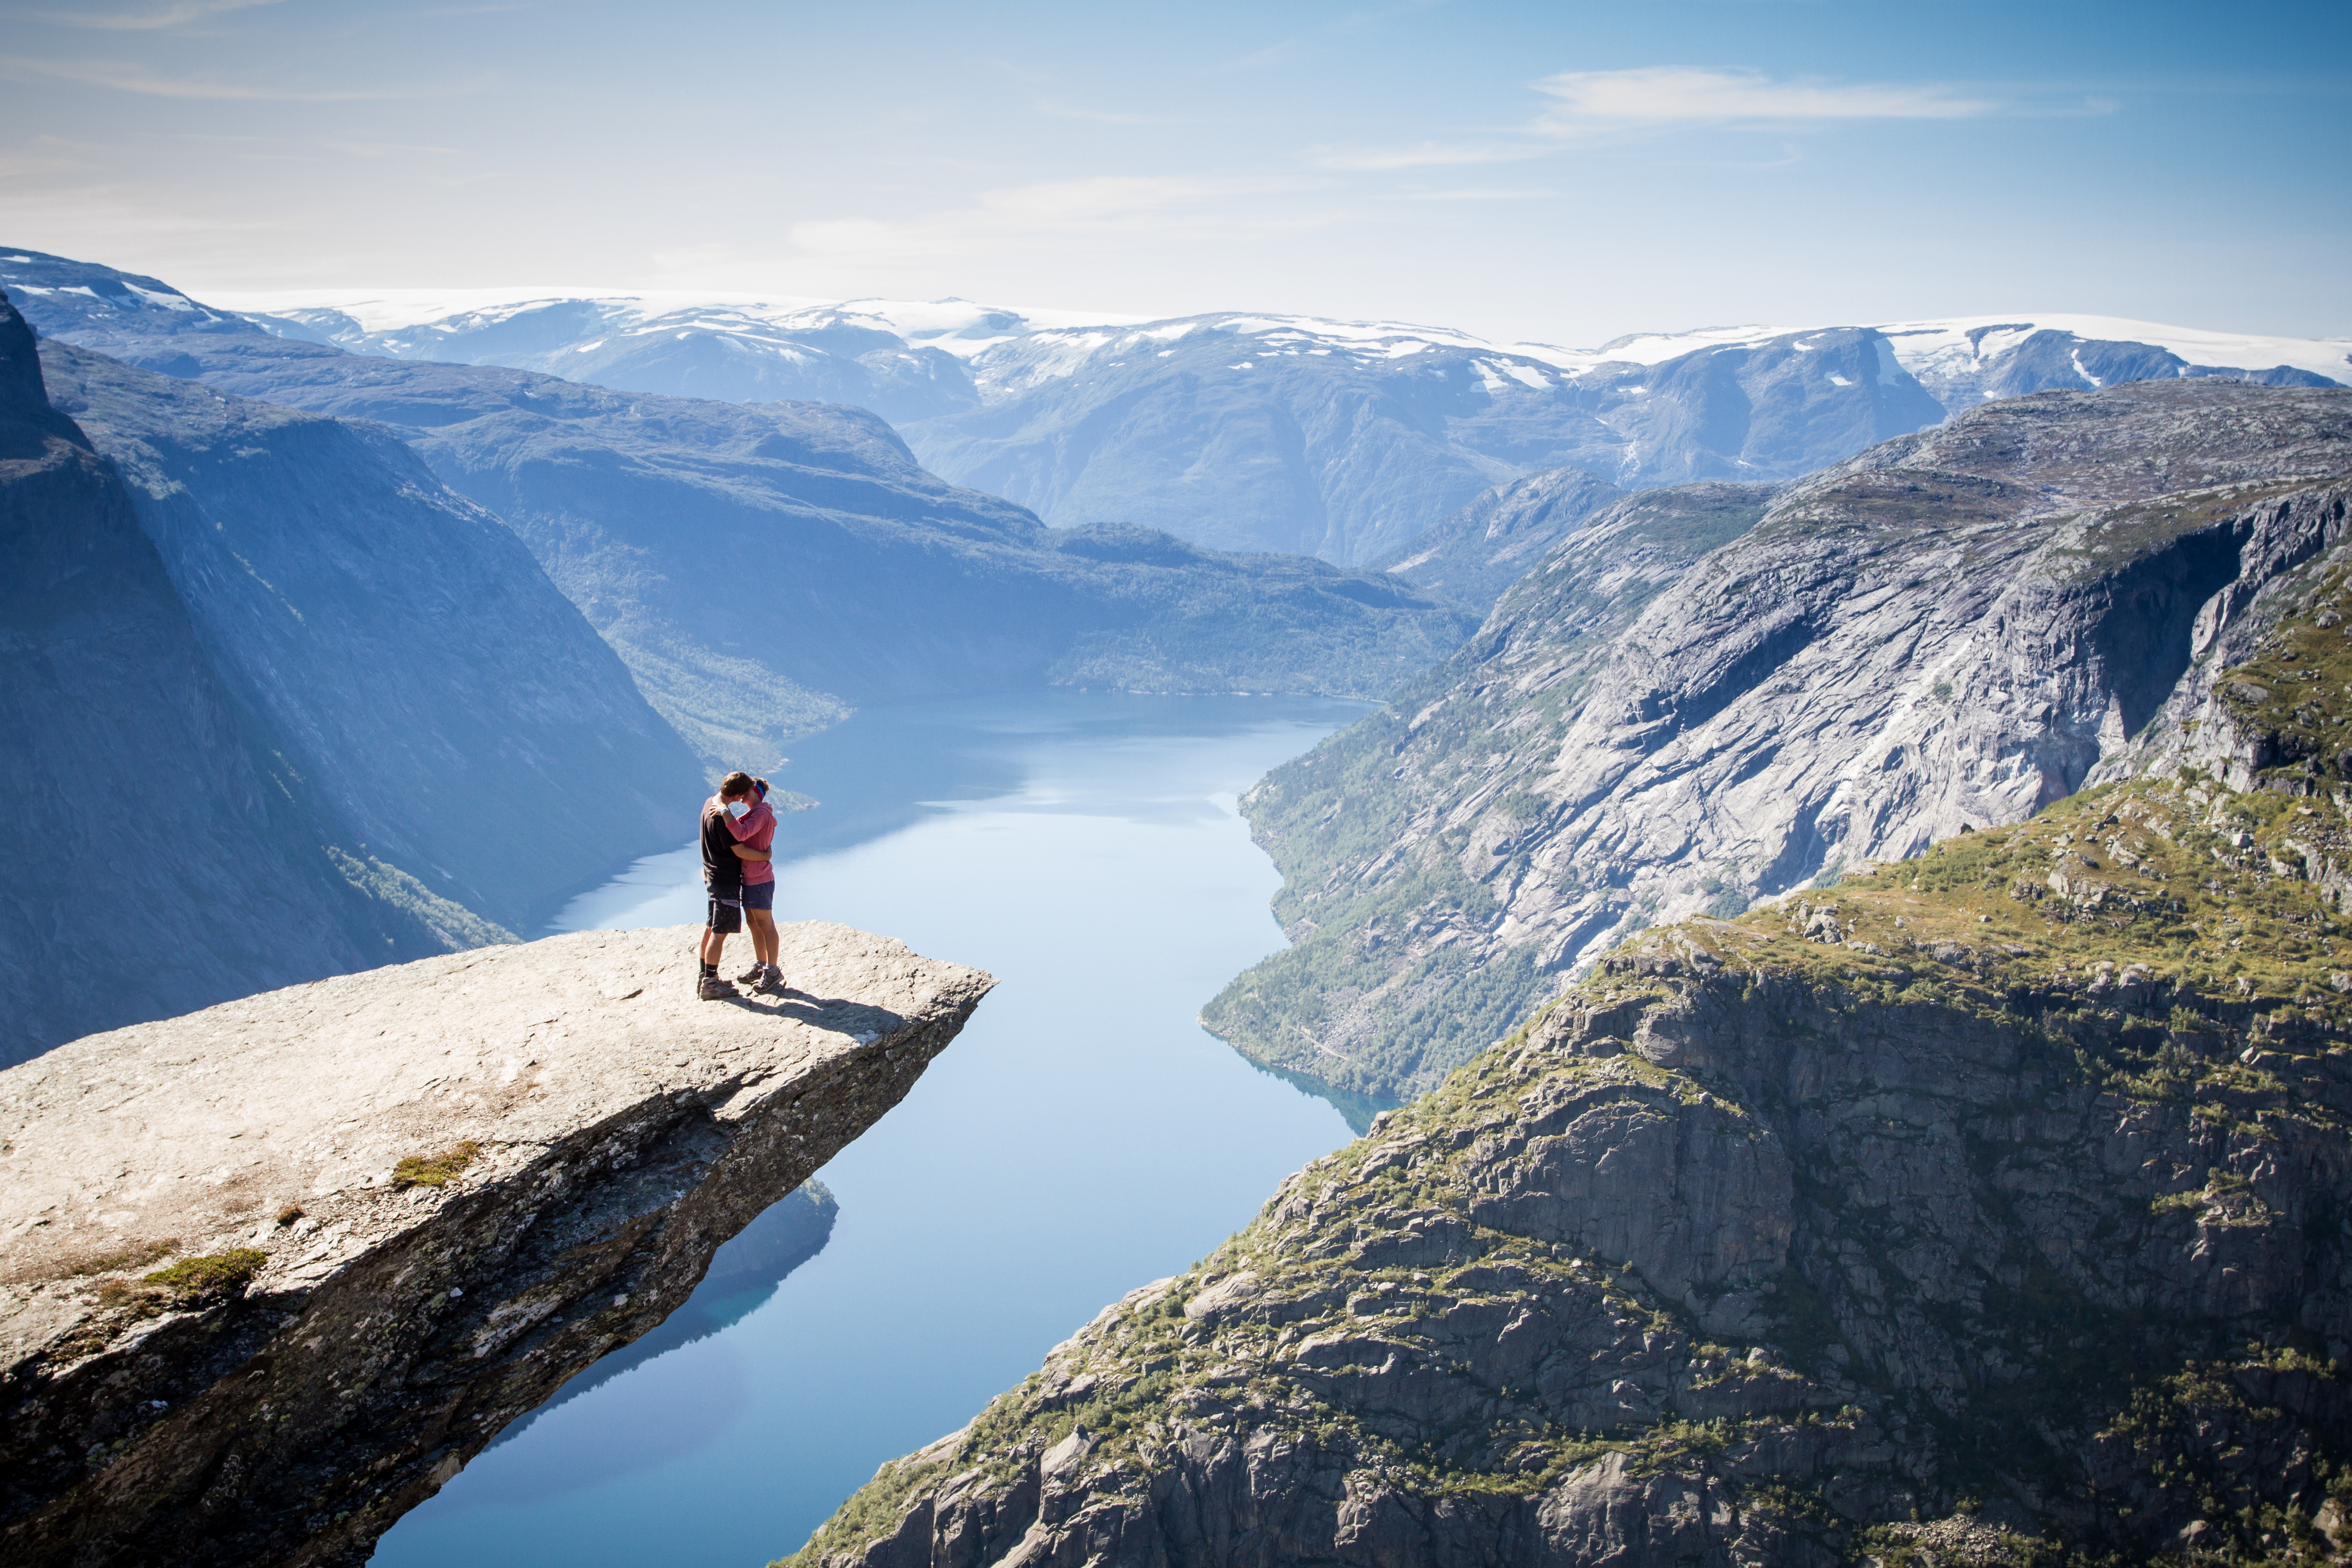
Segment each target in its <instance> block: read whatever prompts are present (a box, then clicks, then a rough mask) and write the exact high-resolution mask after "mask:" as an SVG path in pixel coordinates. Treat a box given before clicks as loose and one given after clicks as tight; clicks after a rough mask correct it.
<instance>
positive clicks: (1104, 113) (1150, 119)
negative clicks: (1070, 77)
mask: <svg viewBox="0 0 2352 1568" xmlns="http://www.w3.org/2000/svg"><path fill="white" fill-rule="evenodd" d="M1030 107H1031V108H1033V109H1034V110H1036V111H1037V112H1038V113H1040V114H1044V115H1050V116H1052V117H1053V118H1054V119H1055V120H1088V121H1090V122H1092V123H1094V124H1096V125H1172V124H1174V123H1175V121H1173V120H1164V119H1162V118H1160V116H1158V115H1156V114H1121V113H1118V112H1117V111H1115V110H1108V109H1079V108H1077V107H1076V106H1075V105H1072V104H1066V103H1055V102H1054V101H1053V100H1051V99H1039V100H1038V101H1037V102H1035V103H1034V104H1032V105H1030Z"/></svg>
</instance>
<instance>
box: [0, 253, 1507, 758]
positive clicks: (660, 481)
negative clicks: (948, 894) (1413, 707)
mask: <svg viewBox="0 0 2352 1568" xmlns="http://www.w3.org/2000/svg"><path fill="white" fill-rule="evenodd" d="M12 258H13V259H12ZM0 283H5V286H6V287H7V288H8V290H9V291H10V293H11V294H12V295H16V294H20V295H21V296H22V297H23V298H25V300H26V312H27V315H28V317H29V319H31V320H32V321H33V323H34V324H35V326H36V327H37V328H38V329H40V330H41V331H42V332H43V333H44V334H45V335H46V336H48V337H50V338H53V339H58V340H66V341H68V342H72V343H75V344H78V345H80V346H83V347H86V348H89V349H93V350H98V351H100V352H102V353H105V354H108V355H110V356H111V357H114V358H116V359H119V360H121V361H127V362H129V363H131V364H132V365H136V366H140V367H142V368H145V369H149V370H153V371H161V372H163V373H164V374H167V375H171V376H175V377H179V378H182V379H184V380H195V381H201V382H202V383H203V384H204V385H205V386H208V387H211V388H214V389H215V390H217V391H220V392H226V393H230V394H236V395H243V396H247V397H251V398H254V399H257V400H262V401H268V402H276V403H279V404H283V405H288V406H292V407H297V408H301V409H305V410H309V411H311V412H313V413H323V414H329V415H332V416H335V417H338V418H341V419H347V420H364V421H373V422H375V423H378V424H381V425H383V426H386V427H389V428H390V429H391V430H392V431H394V432H395V433H397V434H398V435H399V436H400V438H401V439H402V440H404V442H405V443H407V444H408V445H409V446H410V447H411V448H412V449H413V450H414V451H415V453H416V454H417V455H419V456H420V457H421V458H423V459H424V461H425V464H426V465H428V466H429V468H430V470H431V472H432V474H433V476H434V477H435V478H436V479H437V480H438V481H439V482H440V483H442V484H444V485H446V486H448V487H449V488H450V489H451V490H452V491H454V492H455V493H456V494H457V496H459V497H464V498H466V499H467V500H469V501H472V502H474V503H476V504H478V505H479V506H480V507H485V508H487V509H488V511H489V512H490V513H492V514H494V515H495V516H496V517H498V518H499V520H501V521H502V522H503V523H505V524H506V525H507V526H508V527H509V528H511V529H512V530H513V531H514V533H515V534H516V536H517V537H519V538H521V539H522V541H523V542H524V543H525V545H527V546H528V547H529V548H530V551H531V553H532V555H533V557H534V558H535V559H537V561H538V563H539V565H540V566H541V568H542V569H543V570H544V571H545V573H546V574H547V576H548V577H549V578H550V579H551V580H552V581H553V582H554V583H555V584H556V585H557V586H558V587H559V588H560V589H562V591H563V592H564V593H565V594H566V595H567V596H568V597H569V598H570V599H571V600H572V602H573V603H574V604H575V605H577V606H578V608H579V609H580V611H581V612H582V613H583V614H584V615H585V616H586V617H587V619H588V621H589V622H590V623H591V624H592V625H593V627H594V628H595V629H596V630H597V631H598V632H600V633H602V634H603V635H604V638H605V639H606V640H607V642H608V643H610V645H611V646H612V647H613V648H614V651H615V652H617V653H619V655H620V657H621V658H622V660H623V661H624V662H625V664H627V666H628V669H629V671H630V673H631V674H633V675H634V676H635V680H636V683H637V685H639V687H640V688H641V689H642V690H643V691H644V692H645V693H646V696H647V697H648V698H649V699H650V700H651V701H652V703H653V704H654V706H656V708H657V709H658V710H659V711H660V712H661V713H662V714H663V715H664V716H666V717H667V718H668V719H669V720H670V721H671V723H672V724H674V725H675V726H676V727H677V729H678V730H679V732H680V733H681V734H683V735H685V736H686V737H688V740H689V741H690V742H691V743H692V744H693V745H694V746H695V747H696V748H697V750H698V753H699V754H700V755H701V756H702V757H703V758H705V759H706V761H707V762H709V764H711V765H713V766H724V767H735V766H742V765H746V764H748V765H751V766H765V765H766V764H767V761H768V759H770V758H774V757H776V756H778V755H779V754H780V753H781V752H782V747H784V745H785V744H786V742H787V741H788V740H789V739H790V737H792V736H793V735H795V734H799V733H803V732H805V731H807V730H808V729H811V728H814V727H819V726H821V725H823V724H825V723H828V722H831V721H832V720H833V719H835V718H836V717H838V716H840V715H841V714H842V713H843V712H844V711H845V709H846V708H847V707H848V706H854V705H857V704H862V703H871V702H889V701H906V700H914V699H918V698H928V697H941V696H951V695H960V694H966V693H972V692H982V691H1001V690H1008V689H1014V688H1019V687H1023V686H1034V685H1046V684H1050V683H1060V684H1066V685H1095V686H1105V687H1119V688H1123V689H1129V690H1140V691H1160V692H1233V691H1257V692H1269V691H1289V692H1299V691H1305V692H1314V693H1320V694H1327V695H1349V696H1376V695H1381V694H1383V693H1385V692H1386V691H1388V690H1389V689H1390V688H1391V687H1392V686H1393V685H1396V683H1397V682H1399V681H1400V680H1402V679H1403V678H1404V677H1405V676H1407V675H1408V674H1412V673H1413V672H1415V671H1417V670H1420V669H1422V668H1424V667H1426V666H1427V665H1428V664H1432V663H1434V662H1435V661H1436V660H1438V659H1440V658H1443V657H1444V655H1445V654H1446V653H1448V652H1450V651H1451V650H1452V648H1453V647H1454V645H1455V644H1456V643H1458V642H1459V641H1460V640H1461V638H1462V637H1463V636H1465V635H1466V634H1467V632H1468V631H1469V630H1470V628H1471V626H1472V625H1473V624H1474V623H1475V617H1474V616H1473V615H1471V614H1469V613H1467V612H1464V611H1463V610H1462V609H1460V608H1459V607H1457V606H1455V605H1454V604H1452V603H1449V602H1441V601H1435V600H1432V599H1429V598H1426V597H1424V596H1422V595H1420V594H1417V593H1416V592H1415V591H1413V590H1412V588H1411V587H1410V586H1409V585H1408V584H1406V583H1404V582H1402V581H1401V580H1398V579H1395V578H1393V577H1390V576H1388V575H1386V574H1384V573H1377V572H1362V571H1349V570H1342V569H1339V568H1336V567H1333V566H1330V565H1328V564H1326V563H1323V562H1319V561H1317V560H1314V559H1307V558H1301V557H1284V556H1269V555H1262V554H1253V555H1247V556H1237V555H1231V554H1221V553H1218V552H1214V551H1209V550H1204V549H1200V548H1198V547H1195V546H1192V545H1190V544H1187V543H1185V542H1184V541H1182V540H1181V539H1178V538H1172V537H1170V536H1168V535H1165V534H1160V533H1156V532H1153V531H1151V530H1149V529H1145V528H1137V527H1134V526H1129V525H1105V526H1100V527H1094V528H1076V529H1056V528H1046V527H1045V526H1044V525H1042V524H1041V523H1039V521H1038V520H1037V518H1036V517H1034V515H1032V514H1031V513H1029V512H1028V511H1026V510H1024V508H1022V507H1017V506H1013V505H1011V504H1009V503H1007V502H1005V501H1003V500H1000V499H998V498H996V497H992V496H988V495H983V494H980V493H977V492H974V491H971V490H966V489H961V488H959V487H957V486H951V485H948V484H945V483H943V482H942V481H940V479H939V478H937V477H936V476H933V475H931V474H930V473H929V472H927V471H925V470H924V469H923V468H922V467H921V466H920V465H918V464H917V463H916V461H915V460H914V457H913V455H911V454H910V453H909V452H908V449H907V447H906V445H905V444H904V443H903V442H901V441H900V440H899V439H898V435H897V434H895V433H894V432H893V431H892V430H891V428H890V426H889V425H887V423H884V422H883V421H882V420H881V419H880V418H878V417H877V416H876V415H874V414H872V413H867V412H866V411H863V410H859V409H855V408H850V407H846V406H844V405H840V404H822V403H804V402H782V403H762V404H757V405H751V404H744V403H737V402H713V401H708V400H698V399H685V398H671V397H652V396H646V395H644V394H638V393H630V392H614V391H611V390H609V389H604V388H599V387H591V386H585V385H583V384H580V383H578V382H568V381H564V380H562V379H559V378H556V377H553V376H549V375H545V374H541V373H536V372H530V371H513V370H508V369H503V368H499V367H496V366H469V365H458V364H446V363H437V362H425V361H401V360H394V359H389V358H385V357H382V356H376V355H363V354H354V353H349V352H346V351H344V350H341V349H339V348H333V347H329V346H324V345H320V344H317V343H310V342H303V341H299V340H292V339H289V338H285V337H281V336H276V335H273V334H271V333H269V332H267V331H264V330H263V329H261V328H259V327H257V326H256V325H254V324H253V323H252V322H250V321H248V320H247V319H244V318H243V317H240V316H236V315H233V314H230V313H227V312H225V311H220V310H215V309H213V308H208V307H206V306H204V305H202V304H200V303H198V302H196V301H194V300H191V299H189V298H186V297H185V296H184V295H182V294H180V293H178V292H177V291H176V290H173V289H172V288H171V287H169V286H168V285H166V284H164V283H162V282H161V281H159V280H157V279H154V278H141V277H132V276H131V275H128V274H123V273H119V272H116V271H114V270H112V269H110V268H106V267H98V266H96V265H94V264H89V263H82V262H75V261H70V260H67V259H64V258H58V257H47V256H38V255H37V253H26V252H10V253H5V255H0Z"/></svg>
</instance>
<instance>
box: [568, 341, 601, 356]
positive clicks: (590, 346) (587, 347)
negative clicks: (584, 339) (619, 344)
mask: <svg viewBox="0 0 2352 1568" xmlns="http://www.w3.org/2000/svg"><path fill="white" fill-rule="evenodd" d="M605 341H606V340H604V339H603V338H599V339H597V340H595V341H594V342H593V343H583V344H581V345H580V346H579V347H578V348H576V349H574V350H572V352H573V353H575V354H587V353H593V352H594V351H595V350H598V349H601V348H603V347H604V344H605Z"/></svg>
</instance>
